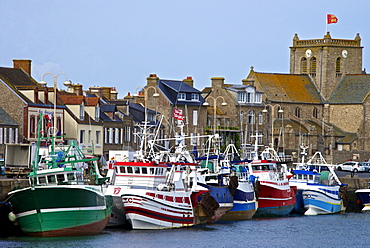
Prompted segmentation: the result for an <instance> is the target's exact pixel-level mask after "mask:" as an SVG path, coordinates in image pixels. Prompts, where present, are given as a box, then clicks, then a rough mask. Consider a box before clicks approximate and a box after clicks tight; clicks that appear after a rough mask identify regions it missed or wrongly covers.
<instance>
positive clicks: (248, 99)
mask: <svg viewBox="0 0 370 248" xmlns="http://www.w3.org/2000/svg"><path fill="white" fill-rule="evenodd" d="M245 102H248V103H250V102H253V93H251V92H247V93H246V94H245Z"/></svg>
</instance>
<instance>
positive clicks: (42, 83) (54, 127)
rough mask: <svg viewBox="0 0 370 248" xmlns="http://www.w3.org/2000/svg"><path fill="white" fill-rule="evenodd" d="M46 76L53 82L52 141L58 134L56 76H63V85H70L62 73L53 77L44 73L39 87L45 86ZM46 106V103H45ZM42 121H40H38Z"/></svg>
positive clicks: (52, 143) (48, 73)
mask: <svg viewBox="0 0 370 248" xmlns="http://www.w3.org/2000/svg"><path fill="white" fill-rule="evenodd" d="M46 75H51V76H52V77H53V82H54V116H53V127H52V128H53V129H52V132H53V133H52V138H53V139H54V137H55V135H56V134H57V133H58V130H57V124H56V123H57V110H56V106H57V81H58V76H59V75H64V76H65V77H66V81H65V82H64V85H68V84H70V81H69V80H68V77H67V75H66V74H64V73H58V74H57V75H54V74H52V73H50V72H47V73H45V74H44V75H43V76H42V80H41V81H40V83H39V84H40V85H43V86H46V84H47V83H46V81H45V80H44V79H45V76H46ZM45 104H47V103H45ZM40 121H42V120H40ZM54 143H55V142H54V140H53V141H52V142H51V146H52V151H54V146H55V144H54Z"/></svg>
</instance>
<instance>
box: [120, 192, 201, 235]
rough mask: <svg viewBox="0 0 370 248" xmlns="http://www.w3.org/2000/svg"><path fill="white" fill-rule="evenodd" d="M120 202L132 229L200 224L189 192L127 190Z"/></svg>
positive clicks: (168, 227)
mask: <svg viewBox="0 0 370 248" xmlns="http://www.w3.org/2000/svg"><path fill="white" fill-rule="evenodd" d="M122 200H123V205H124V208H125V212H126V219H127V221H128V222H129V223H130V224H131V226H132V229H170V228H180V227H188V226H193V225H196V224H199V223H197V218H195V217H194V213H193V207H192V204H191V198H190V193H189V192H184V191H182V192H176V191H161V192H159V191H150V190H144V189H127V190H125V191H124V192H123V194H122Z"/></svg>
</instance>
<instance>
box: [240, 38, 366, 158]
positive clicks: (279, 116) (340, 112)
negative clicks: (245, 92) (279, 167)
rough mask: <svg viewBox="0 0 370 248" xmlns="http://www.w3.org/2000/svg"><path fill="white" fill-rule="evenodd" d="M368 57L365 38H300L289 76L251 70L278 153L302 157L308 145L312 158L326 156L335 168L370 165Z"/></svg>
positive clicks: (296, 40) (295, 43) (250, 79)
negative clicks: (364, 65)
mask: <svg viewBox="0 0 370 248" xmlns="http://www.w3.org/2000/svg"><path fill="white" fill-rule="evenodd" d="M362 53H363V47H362V46H361V38H360V35H359V34H357V35H356V36H355V38H354V39H353V40H346V39H333V38H332V37H331V35H330V33H329V32H327V34H325V35H324V37H323V38H322V39H312V40H300V39H299V37H298V35H297V34H295V35H294V38H293V45H292V46H291V47H290V73H289V74H281V73H262V72H257V71H255V70H254V68H253V67H252V68H251V71H250V73H249V75H248V77H247V79H248V80H247V81H248V83H249V84H251V85H253V86H254V87H256V89H257V90H258V91H261V92H263V93H264V94H263V101H264V102H265V107H266V108H265V112H268V113H269V117H268V119H267V121H271V124H270V127H272V130H271V132H272V134H268V136H271V135H272V137H273V138H272V140H271V143H272V144H273V145H274V147H275V148H279V147H283V149H285V153H286V154H292V155H293V157H298V156H299V154H297V153H299V152H298V151H299V147H300V146H301V145H304V146H307V147H308V148H309V149H308V151H309V154H308V155H311V154H313V153H314V152H315V151H317V150H318V151H321V152H322V153H323V154H325V155H326V159H327V160H328V162H330V163H341V162H344V161H346V160H348V159H353V160H356V161H364V160H367V159H370V152H369V151H370V125H369V123H368V119H369V117H370V108H369V107H370V99H369V93H370V74H366V72H365V69H363V68H362V56H363V55H362ZM368 109H369V111H367V110H368Z"/></svg>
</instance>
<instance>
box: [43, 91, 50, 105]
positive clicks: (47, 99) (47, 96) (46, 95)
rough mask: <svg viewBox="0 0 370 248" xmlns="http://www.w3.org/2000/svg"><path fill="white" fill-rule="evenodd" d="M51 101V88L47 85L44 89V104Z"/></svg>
mask: <svg viewBox="0 0 370 248" xmlns="http://www.w3.org/2000/svg"><path fill="white" fill-rule="evenodd" d="M48 102H49V89H48V87H45V90H44V104H48Z"/></svg>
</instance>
